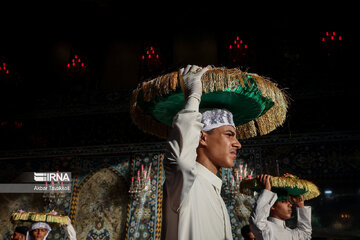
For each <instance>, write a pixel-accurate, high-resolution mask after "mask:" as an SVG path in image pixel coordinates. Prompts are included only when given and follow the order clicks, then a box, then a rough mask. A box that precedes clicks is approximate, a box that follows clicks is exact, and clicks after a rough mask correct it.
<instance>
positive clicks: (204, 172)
mask: <svg viewBox="0 0 360 240" xmlns="http://www.w3.org/2000/svg"><path fill="white" fill-rule="evenodd" d="M196 169H197V170H198V173H199V174H200V175H201V176H203V177H204V178H206V180H207V181H209V182H210V183H211V184H212V185H213V186H214V187H215V190H216V192H217V193H218V194H220V192H221V185H222V180H221V179H220V178H219V177H218V176H216V175H215V174H214V173H213V172H211V171H210V170H209V169H207V168H206V167H204V166H203V165H202V164H201V163H198V162H196Z"/></svg>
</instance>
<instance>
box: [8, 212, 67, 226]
mask: <svg viewBox="0 0 360 240" xmlns="http://www.w3.org/2000/svg"><path fill="white" fill-rule="evenodd" d="M11 221H25V222H48V223H59V224H66V225H68V224H69V219H68V218H67V216H62V215H53V214H52V213H37V212H21V213H20V212H15V213H12V214H11Z"/></svg>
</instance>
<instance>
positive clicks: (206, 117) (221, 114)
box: [201, 109, 236, 132]
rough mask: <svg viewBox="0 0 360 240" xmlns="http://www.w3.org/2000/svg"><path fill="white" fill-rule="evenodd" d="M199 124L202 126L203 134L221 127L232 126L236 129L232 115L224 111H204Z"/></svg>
mask: <svg viewBox="0 0 360 240" xmlns="http://www.w3.org/2000/svg"><path fill="white" fill-rule="evenodd" d="M201 122H202V123H203V124H204V127H203V130H204V131H205V132H207V131H210V130H212V129H214V128H218V127H221V126H233V127H234V128H236V127H235V124H234V120H233V115H232V113H231V112H229V111H228V110H226V109H213V110H208V111H205V112H204V113H203V114H202V119H201Z"/></svg>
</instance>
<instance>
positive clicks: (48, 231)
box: [26, 222, 51, 240]
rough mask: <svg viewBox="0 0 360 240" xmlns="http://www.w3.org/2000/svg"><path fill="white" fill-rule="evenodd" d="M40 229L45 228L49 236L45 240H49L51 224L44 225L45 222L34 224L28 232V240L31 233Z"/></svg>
mask: <svg viewBox="0 0 360 240" xmlns="http://www.w3.org/2000/svg"><path fill="white" fill-rule="evenodd" d="M38 228H45V229H46V230H47V234H46V236H45V237H44V240H45V239H46V238H47V236H48V235H49V233H50V231H51V227H50V226H49V224H47V223H44V222H37V223H34V224H33V225H32V226H31V228H30V230H29V231H28V232H27V234H26V240H28V239H30V236H29V235H30V232H31V231H33V230H35V229H38Z"/></svg>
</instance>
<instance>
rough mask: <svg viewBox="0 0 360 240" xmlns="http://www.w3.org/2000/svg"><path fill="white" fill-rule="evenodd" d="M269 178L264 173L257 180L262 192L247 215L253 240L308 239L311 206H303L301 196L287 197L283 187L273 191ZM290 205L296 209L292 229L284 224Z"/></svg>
mask: <svg viewBox="0 0 360 240" xmlns="http://www.w3.org/2000/svg"><path fill="white" fill-rule="evenodd" d="M270 177H271V176H270V175H265V174H264V175H260V176H258V177H257V179H258V180H259V183H260V187H261V188H262V191H261V193H260V195H259V198H258V199H257V201H256V204H255V206H254V209H253V211H252V213H251V216H250V228H251V230H252V232H253V233H254V235H255V238H256V239H264V240H270V239H271V240H276V239H279V240H284V239H289V240H290V239H292V240H298V239H299V240H300V239H301V240H306V239H311V232H312V227H311V207H309V206H304V197H303V196H289V195H288V192H287V190H286V189H285V188H278V189H272V186H271V182H270ZM289 197H290V199H289ZM289 200H291V202H292V203H290V201H289ZM292 204H294V205H295V206H296V211H297V216H298V218H297V227H296V228H295V229H290V228H288V227H287V226H286V225H285V220H287V219H289V218H290V217H291V212H292V208H291V206H292Z"/></svg>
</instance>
